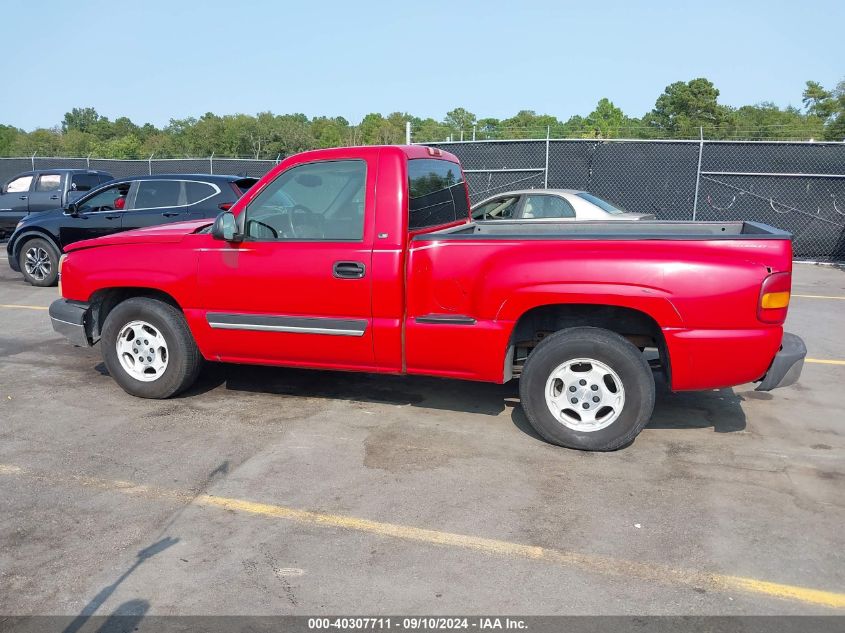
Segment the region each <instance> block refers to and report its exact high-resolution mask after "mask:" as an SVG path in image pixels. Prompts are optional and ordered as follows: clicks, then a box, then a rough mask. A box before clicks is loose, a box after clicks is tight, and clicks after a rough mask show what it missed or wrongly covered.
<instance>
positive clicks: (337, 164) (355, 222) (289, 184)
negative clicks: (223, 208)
mask: <svg viewBox="0 0 845 633" xmlns="http://www.w3.org/2000/svg"><path fill="white" fill-rule="evenodd" d="M366 181H367V164H366V162H365V161H362V160H336V161H323V162H318V163H308V164H305V165H298V166H296V167H292V168H291V169H288V170H287V171H285V172H283V173H282V174H281V175H280V176H279V177H278V178H276V180H274V181H273V182H272V183H270V184H269V185H268V186H267V188H266V189H264V191H262V192H261V193H260V194H258V196H256V198H255V200H253V201H252V202H251V203H250V205H249V207H247V209H246V220H245V223H244V232H245V233H246V236H247V237H248V238H251V239H254V240H261V241H275V240H319V241H327V242H329V241H360V240H361V239H362V238H363V236H364V202H365V186H366Z"/></svg>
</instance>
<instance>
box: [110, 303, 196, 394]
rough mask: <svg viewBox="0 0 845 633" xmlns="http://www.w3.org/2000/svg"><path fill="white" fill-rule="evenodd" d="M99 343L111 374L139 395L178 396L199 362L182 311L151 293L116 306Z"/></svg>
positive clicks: (190, 381) (192, 376)
mask: <svg viewBox="0 0 845 633" xmlns="http://www.w3.org/2000/svg"><path fill="white" fill-rule="evenodd" d="M100 344H101V346H102V353H103V361H104V362H105V364H106V368H107V369H108V370H109V374H110V375H111V376H112V378H114V379H115V380H116V381H117V384H119V385H120V386H121V387H123V390H124V391H126V392H127V393H129V394H132V395H133V396H138V397H140V398H157V399H162V398H169V397H170V396H173V395H176V394H177V393H179V392H180V391H183V390H185V389H187V388H188V387H190V386H191V385H192V384H193V383H194V381H195V380H196V378H197V376H198V375H199V372H200V368H201V365H202V356H201V355H200V352H199V350H198V349H197V345H196V343H195V342H194V338H193V336H192V335H191V331H190V330H189V329H188V324H187V323H186V322H185V317H184V315H183V314H182V312H181V311H180V310H179V309H178V308H176V307H174V306H172V305H171V304H169V303H165V302H164V301H160V300H158V299H152V298H149V297H133V298H131V299H127V300H126V301H124V302H122V303H119V304H118V305H117V306H115V308H114V309H113V310H112V311H111V312H109V315H108V317H106V322H105V323H104V324H103V333H102V338H101V340H100Z"/></svg>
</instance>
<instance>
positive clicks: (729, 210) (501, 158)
mask: <svg viewBox="0 0 845 633" xmlns="http://www.w3.org/2000/svg"><path fill="white" fill-rule="evenodd" d="M430 145H432V146H436V147H440V148H441V149H444V150H446V151H449V152H451V153H453V154H455V155H456V156H457V157H458V158H459V159H460V160H461V163H462V164H463V166H464V170H465V171H466V174H467V182H468V184H469V189H470V199H471V201H472V202H473V203H476V202H479V201H480V200H482V199H484V198H487V197H489V196H493V195H496V194H499V193H503V192H505V191H509V190H512V189H542V188H546V187H548V188H565V189H583V190H586V191H590V192H592V193H594V194H596V195H597V196H600V197H602V198H607V199H608V200H610V201H612V202H614V203H616V204H617V205H619V206H621V207H623V208H625V209H627V210H629V211H642V212H650V213H654V214H656V215H657V217H658V219H662V220H711V221H724V220H747V221H754V222H764V223H766V224H770V225H772V226H776V227H778V228H781V229H784V230H786V231H789V232H791V233H792V234H793V235H794V242H793V248H794V253H795V257H796V258H799V259H811V260H818V261H843V260H845V144H843V143H803V142H801V143H789V142H758V141H706V140H705V141H655V140H648V141H634V140H624V141H623V140H613V141H600V140H592V139H590V140H556V139H549V140H546V139H541V140H525V141H513V140H511V141H475V142H473V141H466V142H444V143H431V144H430Z"/></svg>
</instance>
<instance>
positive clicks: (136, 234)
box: [65, 219, 212, 253]
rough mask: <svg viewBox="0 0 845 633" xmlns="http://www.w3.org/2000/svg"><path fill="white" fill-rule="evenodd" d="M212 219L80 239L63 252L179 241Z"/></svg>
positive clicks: (206, 224)
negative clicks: (91, 238)
mask: <svg viewBox="0 0 845 633" xmlns="http://www.w3.org/2000/svg"><path fill="white" fill-rule="evenodd" d="M211 223H212V220H209V219H205V220H191V221H190V222H175V223H173V224H162V225H159V226H147V227H145V228H143V229H134V230H132V231H124V232H122V233H115V234H113V235H106V236H105V237H98V238H95V239H93V240H82V241H81V242H75V243H73V244H69V245H68V246H66V247H65V252H68V253H69V252H71V251H78V250H81V249H83V248H96V247H98V246H117V245H120V244H154V243H155V244H162V243H165V242H180V241H181V240H182V238H184V237H185V236H186V235H191V234H192V233H196V232H197V229H201V228H202V227H204V226H208V225H209V224H211Z"/></svg>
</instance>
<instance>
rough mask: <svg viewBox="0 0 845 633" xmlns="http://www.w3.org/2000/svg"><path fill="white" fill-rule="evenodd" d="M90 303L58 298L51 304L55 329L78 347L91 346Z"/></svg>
mask: <svg viewBox="0 0 845 633" xmlns="http://www.w3.org/2000/svg"><path fill="white" fill-rule="evenodd" d="M88 318H89V316H88V304H86V303H75V302H73V301H68V300H67V299H56V300H55V301H54V302H53V303H51V304H50V321H52V323H53V329H54V330H55V331H56V332H58V333H59V334H61V335H62V336H64V337H65V338H66V339H67V340H68V341H70V342H71V343H73V344H74V345H77V346H78V347H91V341H90V339H89V338H88V331H87V325H88Z"/></svg>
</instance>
